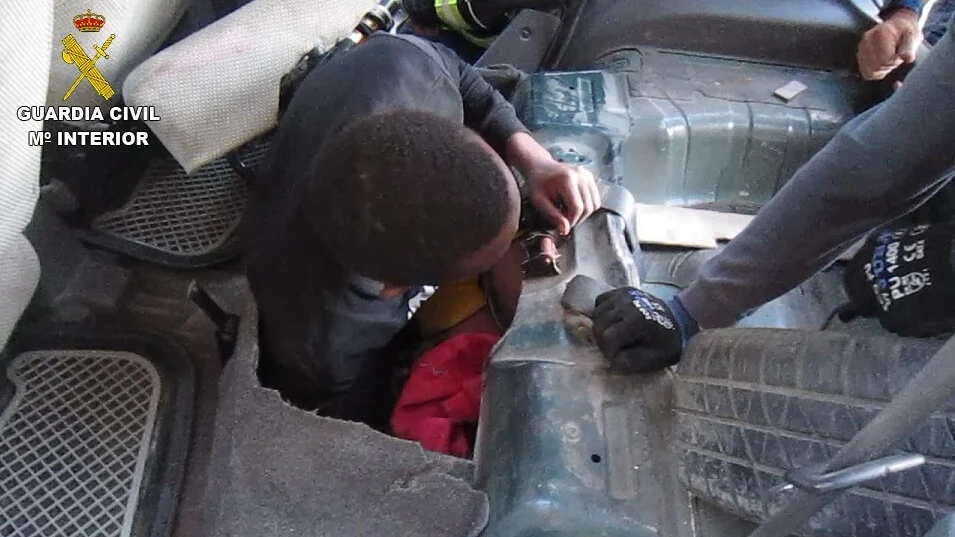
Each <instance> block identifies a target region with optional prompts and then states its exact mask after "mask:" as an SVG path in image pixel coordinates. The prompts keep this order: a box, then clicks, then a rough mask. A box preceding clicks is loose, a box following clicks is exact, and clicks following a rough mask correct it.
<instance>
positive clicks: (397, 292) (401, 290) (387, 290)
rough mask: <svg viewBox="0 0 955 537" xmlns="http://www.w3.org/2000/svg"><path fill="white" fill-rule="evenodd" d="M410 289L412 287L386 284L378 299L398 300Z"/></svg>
mask: <svg viewBox="0 0 955 537" xmlns="http://www.w3.org/2000/svg"><path fill="white" fill-rule="evenodd" d="M408 289H410V287H408V286H407V285H392V284H390V283H386V284H385V286H384V287H382V289H381V292H380V293H378V297H379V298H381V299H382V300H390V299H392V298H398V297H399V296H401V295H403V294H405V293H406V292H407V291H408Z"/></svg>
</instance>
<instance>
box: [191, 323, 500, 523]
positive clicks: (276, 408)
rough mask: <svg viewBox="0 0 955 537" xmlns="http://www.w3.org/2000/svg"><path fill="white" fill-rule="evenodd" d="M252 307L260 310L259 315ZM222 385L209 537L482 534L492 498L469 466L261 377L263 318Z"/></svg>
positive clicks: (246, 335)
mask: <svg viewBox="0 0 955 537" xmlns="http://www.w3.org/2000/svg"><path fill="white" fill-rule="evenodd" d="M250 309H251V308H250ZM243 324H244V330H243V331H242V334H241V336H240V340H239V342H238V346H237V349H238V350H237V352H236V355H235V357H234V358H233V360H232V361H231V362H230V363H229V365H228V366H227V367H226V368H225V370H224V372H223V376H222V379H221V381H220V394H219V408H218V413H217V416H216V431H215V439H214V445H213V454H212V460H211V461H210V467H209V481H208V488H207V494H206V499H205V502H204V503H205V506H206V513H207V519H206V521H205V524H206V529H207V531H206V532H205V534H206V535H210V536H222V537H225V536H228V537H261V536H264V535H268V536H269V537H283V536H329V537H332V536H334V537H350V536H378V535H381V536H389V537H391V536H395V537H398V536H409V537H411V536H414V537H429V536H434V537H458V536H461V537H465V536H476V535H478V534H479V533H480V532H481V531H482V530H483V528H484V526H485V525H486V523H487V517H488V503H487V498H486V496H485V495H484V494H483V493H482V492H479V491H477V490H474V489H473V488H472V487H471V485H470V484H469V482H468V479H469V474H470V473H471V468H470V464H469V463H468V462H467V461H459V460H457V459H451V458H448V457H444V456H441V455H436V454H431V453H428V452H425V451H424V450H423V449H421V447H420V446H418V445H417V444H412V443H410V442H405V441H401V440H398V439H395V438H391V437H389V436H386V435H383V434H380V433H378V432H376V431H373V430H372V429H370V428H368V427H366V426H364V425H360V424H356V423H349V422H342V421H337V420H331V419H326V418H320V417H317V416H315V415H313V414H310V413H308V412H305V411H302V410H299V409H296V408H294V407H291V406H289V405H287V404H285V403H284V402H283V401H282V400H281V399H280V397H279V395H278V393H276V392H274V391H272V390H267V389H263V388H261V387H260V386H259V384H258V380H257V378H256V376H255V371H254V370H255V364H256V361H257V357H258V346H257V344H256V343H255V342H256V340H257V335H256V333H255V330H254V327H255V326H256V321H255V312H254V311H249V312H248V314H247V315H245V316H244V319H243Z"/></svg>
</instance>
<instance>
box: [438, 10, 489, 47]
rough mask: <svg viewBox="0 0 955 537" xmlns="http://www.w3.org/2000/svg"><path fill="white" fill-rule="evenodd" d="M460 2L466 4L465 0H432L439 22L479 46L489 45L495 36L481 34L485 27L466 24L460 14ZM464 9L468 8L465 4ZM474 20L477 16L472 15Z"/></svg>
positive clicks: (484, 32) (484, 31) (483, 32)
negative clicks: (479, 27)
mask: <svg viewBox="0 0 955 537" xmlns="http://www.w3.org/2000/svg"><path fill="white" fill-rule="evenodd" d="M462 4H464V5H465V6H467V2H466V1H465V0H434V10H435V11H436V12H437V13H438V18H439V19H441V22H443V23H444V24H445V25H447V27H448V28H450V29H452V30H454V31H456V32H458V33H459V34H461V35H462V36H463V37H464V38H465V39H467V40H468V41H470V42H471V43H473V44H475V45H477V46H479V47H481V48H487V47H489V46H490V45H491V43H492V42H493V41H494V38H495V37H496V36H494V35H482V34H486V30H487V29H486V28H481V29H478V28H473V27H472V26H471V25H470V24H468V22H467V21H466V20H465V19H464V15H462V14H461V8H462ZM466 9H470V6H467V7H466ZM472 16H473V13H472ZM474 20H477V18H476V17H474Z"/></svg>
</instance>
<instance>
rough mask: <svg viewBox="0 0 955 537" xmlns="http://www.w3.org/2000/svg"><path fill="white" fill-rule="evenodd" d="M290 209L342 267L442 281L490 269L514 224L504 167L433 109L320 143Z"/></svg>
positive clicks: (408, 281)
mask: <svg viewBox="0 0 955 537" xmlns="http://www.w3.org/2000/svg"><path fill="white" fill-rule="evenodd" d="M309 173H310V177H309V178H308V179H307V181H306V183H307V185H308V186H307V188H305V191H304V194H303V199H301V200H300V205H299V210H300V211H306V214H305V215H304V216H305V221H307V222H310V223H311V226H312V227H313V229H312V230H310V231H311V233H310V234H314V235H313V236H315V237H316V238H317V239H318V240H319V241H321V243H322V245H323V246H324V247H325V248H326V249H327V250H328V251H329V252H330V253H331V254H332V255H334V256H335V258H336V259H337V260H338V261H339V262H340V263H341V264H342V266H343V267H344V268H345V269H347V270H350V271H354V272H357V273H359V274H361V275H363V276H368V277H371V278H375V279H378V280H381V281H384V282H388V283H389V284H395V285H412V284H427V283H435V284H437V283H442V282H445V281H448V280H449V279H452V278H459V277H462V276H468V275H474V274H478V273H480V272H482V271H484V270H486V269H488V268H490V267H491V266H492V265H493V264H494V263H495V262H496V261H497V260H498V258H500V257H501V256H502V255H503V254H504V252H505V251H506V250H507V248H508V245H509V244H510V242H511V240H512V239H513V238H514V234H515V232H516V230H517V224H518V218H519V213H520V194H519V192H518V190H517V184H516V182H515V180H514V177H513V175H512V174H511V172H510V170H509V169H508V168H507V166H506V165H505V164H504V162H503V161H502V160H501V158H500V157H499V156H498V155H497V154H496V153H495V152H494V150H492V149H491V148H490V146H488V145H487V144H486V143H485V142H484V141H483V140H481V138H480V137H479V136H477V135H476V134H475V133H474V132H472V131H470V130H468V129H467V128H466V127H464V126H463V125H461V124H457V123H454V122H452V121H449V120H447V119H444V118H442V117H439V116H436V115H434V114H430V113H426V112H418V111H409V110H402V111H395V112H389V113H384V114H375V115H371V116H368V117H365V118H362V119H360V120H357V121H355V122H353V123H351V124H349V125H347V126H346V127H345V128H344V129H342V130H341V131H340V132H338V133H337V134H335V135H333V136H331V137H330V138H329V139H327V140H326V141H325V143H324V144H323V146H322V148H321V150H320V152H319V153H318V155H317V156H316V158H315V160H314V161H313V162H312V166H311V168H310V172H309Z"/></svg>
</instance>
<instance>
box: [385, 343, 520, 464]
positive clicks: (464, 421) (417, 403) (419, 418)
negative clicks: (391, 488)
mask: <svg viewBox="0 0 955 537" xmlns="http://www.w3.org/2000/svg"><path fill="white" fill-rule="evenodd" d="M499 339H501V338H500V336H497V335H494V334H480V333H468V334H459V335H456V336H454V337H452V338H450V339H448V340H446V341H443V342H441V343H440V344H438V346H436V347H435V348H433V349H431V350H430V351H428V352H426V353H425V354H423V355H422V356H421V357H419V358H418V360H417V361H416V362H415V364H414V367H412V369H411V374H410V375H409V376H408V382H407V383H406V384H405V387H404V390H402V392H401V397H400V398H398V404H397V405H396V407H395V411H394V413H392V415H391V430H392V432H393V433H394V434H395V436H398V437H399V438H404V439H405V440H412V441H415V442H418V443H420V444H421V445H422V446H423V447H424V448H425V449H428V450H431V451H437V452H439V453H446V454H448V455H454V456H456V457H467V456H468V455H469V454H470V453H471V448H472V446H471V443H472V442H473V439H472V438H471V437H470V433H469V431H472V430H473V429H474V424H476V423H477V421H478V414H479V412H480V408H481V387H482V383H483V379H484V364H485V363H486V362H487V358H488V356H489V355H490V353H491V348H493V347H494V344H495V343H497V342H498V340H499Z"/></svg>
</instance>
